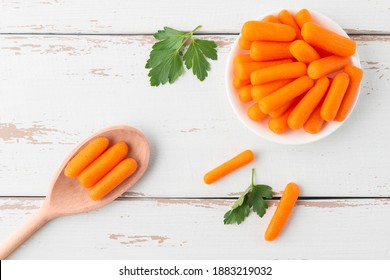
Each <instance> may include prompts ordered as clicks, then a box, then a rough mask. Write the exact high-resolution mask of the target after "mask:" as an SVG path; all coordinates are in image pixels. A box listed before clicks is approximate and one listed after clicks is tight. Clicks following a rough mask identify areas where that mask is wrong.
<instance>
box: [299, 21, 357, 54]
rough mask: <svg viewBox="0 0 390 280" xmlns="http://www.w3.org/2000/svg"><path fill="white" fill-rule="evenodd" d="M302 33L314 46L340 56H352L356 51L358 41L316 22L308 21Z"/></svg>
mask: <svg viewBox="0 0 390 280" xmlns="http://www.w3.org/2000/svg"><path fill="white" fill-rule="evenodd" d="M301 33H302V37H303V38H304V39H305V41H306V42H307V43H309V44H310V45H312V46H313V47H319V48H321V49H323V50H325V51H328V52H331V53H333V54H336V55H339V56H351V55H353V54H354V53H355V51H356V42H354V41H353V40H351V39H349V38H347V37H344V36H341V35H339V34H337V33H335V32H333V31H330V30H328V29H326V28H324V27H322V26H320V25H318V24H316V23H314V22H306V23H305V24H304V25H303V27H302V31H301Z"/></svg>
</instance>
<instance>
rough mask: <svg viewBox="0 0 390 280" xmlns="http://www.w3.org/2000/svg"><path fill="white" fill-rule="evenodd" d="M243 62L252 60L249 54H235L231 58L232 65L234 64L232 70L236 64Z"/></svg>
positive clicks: (235, 67)
mask: <svg viewBox="0 0 390 280" xmlns="http://www.w3.org/2000/svg"><path fill="white" fill-rule="evenodd" d="M243 62H253V60H252V58H251V57H250V55H249V54H241V55H237V56H236V57H235V58H234V59H233V66H234V70H236V69H237V66H238V65H239V64H241V63H243Z"/></svg>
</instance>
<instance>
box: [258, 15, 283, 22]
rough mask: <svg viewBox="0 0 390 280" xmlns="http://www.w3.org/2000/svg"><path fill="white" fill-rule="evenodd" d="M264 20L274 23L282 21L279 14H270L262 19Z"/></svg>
mask: <svg viewBox="0 0 390 280" xmlns="http://www.w3.org/2000/svg"><path fill="white" fill-rule="evenodd" d="M262 21H268V22H273V23H281V22H280V21H279V19H278V17H277V16H274V15H269V16H266V17H265V18H263V19H262Z"/></svg>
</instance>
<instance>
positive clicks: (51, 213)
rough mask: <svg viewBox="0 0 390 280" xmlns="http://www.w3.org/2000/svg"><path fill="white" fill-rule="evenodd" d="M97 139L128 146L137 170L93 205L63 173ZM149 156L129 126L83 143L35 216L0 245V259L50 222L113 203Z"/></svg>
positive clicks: (142, 140) (141, 137) (138, 134)
mask: <svg viewBox="0 0 390 280" xmlns="http://www.w3.org/2000/svg"><path fill="white" fill-rule="evenodd" d="M98 136H105V137H107V138H108V139H109V140H110V144H111V145H112V144H113V143H117V142H119V141H124V142H126V143H127V144H128V146H129V154H128V156H129V157H132V158H134V159H135V160H136V161H137V163H138V169H137V170H136V171H135V172H134V174H133V175H131V176H130V177H129V178H127V179H126V180H125V181H123V182H122V183H121V184H120V185H119V186H117V187H116V188H115V189H114V190H113V191H111V192H110V193H109V194H108V195H106V196H105V197H104V198H102V199H101V200H98V201H95V200H92V199H91V198H89V196H88V193H89V189H87V188H84V187H83V186H82V185H81V184H80V183H79V181H78V180H77V179H76V178H72V179H70V178H68V177H66V176H65V175H64V172H63V171H64V168H65V166H66V165H67V163H68V162H69V160H71V159H72V157H73V156H74V155H75V154H76V153H77V152H78V151H79V150H80V149H81V148H83V147H84V146H85V145H86V143H88V142H89V141H90V140H92V139H93V138H95V137H98ZM149 156H150V149H149V144H148V141H147V140H146V138H145V136H144V135H143V134H142V133H141V132H140V131H138V130H136V129H135V128H132V127H129V126H114V127H109V128H106V129H104V130H102V131H100V132H98V133H96V134H95V135H92V136H91V137H90V138H88V139H86V140H85V141H84V142H83V143H81V144H80V145H79V146H78V147H77V148H75V149H74V150H73V151H72V152H71V153H70V154H69V156H68V157H67V158H66V159H65V161H64V162H63V163H62V165H61V167H60V168H59V170H58V172H57V174H56V175H55V177H54V180H53V182H52V184H51V187H50V189H49V193H48V195H47V196H46V199H45V201H44V203H43V205H42V207H41V208H40V209H39V211H38V213H37V214H36V215H35V216H34V217H33V218H31V219H30V220H29V221H28V222H27V223H26V224H25V225H24V226H23V227H22V228H20V229H19V230H18V231H17V232H15V233H14V234H13V235H12V236H11V237H10V238H9V239H8V240H7V241H6V242H4V243H3V244H2V245H1V247H0V259H5V258H6V257H7V256H8V255H10V254H11V253H12V252H13V251H14V250H15V249H16V248H18V247H19V246H20V245H21V244H23V242H24V241H26V240H27V239H28V238H29V237H30V236H31V235H32V234H34V233H35V232H36V231H37V230H38V229H40V228H41V227H42V226H43V225H45V224H46V223H47V222H49V221H50V220H52V219H54V218H57V217H60V216H65V215H69V214H77V213H82V212H88V211H91V210H94V209H97V208H99V207H102V206H104V205H106V204H108V203H110V202H112V201H113V200H115V199H116V198H117V197H119V196H120V195H122V194H123V193H124V192H125V191H127V190H128V189H129V188H130V187H132V186H133V185H134V184H135V183H136V182H137V181H138V180H139V179H140V178H141V177H142V175H143V174H144V173H145V171H146V168H147V167H148V163H149Z"/></svg>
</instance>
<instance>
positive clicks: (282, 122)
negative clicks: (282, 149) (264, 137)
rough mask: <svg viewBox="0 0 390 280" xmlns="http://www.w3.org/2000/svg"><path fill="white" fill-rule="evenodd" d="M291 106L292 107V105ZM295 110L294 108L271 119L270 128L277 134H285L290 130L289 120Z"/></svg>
mask: <svg viewBox="0 0 390 280" xmlns="http://www.w3.org/2000/svg"><path fill="white" fill-rule="evenodd" d="M289 105H290V106H291V104H289ZM293 109H294V108H293V107H292V108H289V109H288V110H287V111H285V112H284V113H283V114H282V115H281V116H279V117H272V118H270V120H269V121H268V128H269V129H270V130H271V131H272V132H274V133H276V134H283V133H285V132H286V131H287V130H288V124H287V119H288V116H289V115H290V113H291V111H292V110H293Z"/></svg>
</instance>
